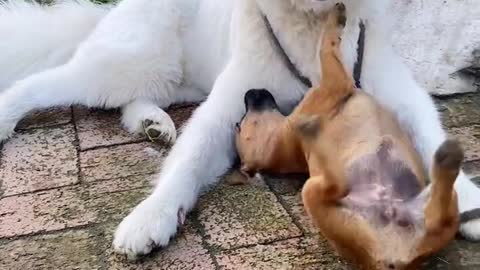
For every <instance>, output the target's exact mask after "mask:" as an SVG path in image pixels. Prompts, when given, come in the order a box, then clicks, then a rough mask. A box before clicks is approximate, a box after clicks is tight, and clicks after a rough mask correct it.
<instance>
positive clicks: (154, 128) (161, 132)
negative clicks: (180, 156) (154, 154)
mask: <svg viewBox="0 0 480 270" xmlns="http://www.w3.org/2000/svg"><path fill="white" fill-rule="evenodd" d="M142 125H143V130H144V132H145V135H147V137H148V139H149V140H151V141H152V142H164V143H167V144H173V143H174V142H175V140H176V137H177V131H176V129H175V124H174V123H173V121H172V120H171V119H168V121H167V120H166V121H163V122H154V121H153V120H150V119H146V120H144V121H143V123H142Z"/></svg>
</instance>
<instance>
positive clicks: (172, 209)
mask: <svg viewBox="0 0 480 270" xmlns="http://www.w3.org/2000/svg"><path fill="white" fill-rule="evenodd" d="M243 70H244V69H243ZM241 72H242V69H235V68H232V67H230V68H227V70H226V71H224V72H223V74H222V75H221V76H220V77H219V78H218V79H217V82H216V83H215V86H214V88H213V90H212V92H211V94H210V96H209V97H208V99H207V100H206V101H205V102H204V103H203V104H202V105H201V106H200V107H199V108H198V109H197V110H196V111H195V113H194V114H193V116H192V118H191V119H190V121H189V122H188V123H187V125H186V126H185V129H184V130H183V133H182V135H181V136H180V137H179V138H178V140H177V143H176V144H175V145H174V146H173V148H172V150H171V152H170V154H169V155H168V157H167V158H166V160H165V162H164V164H163V170H162V172H161V174H160V176H159V180H158V182H157V186H156V188H155V190H154V192H153V193H152V194H151V195H150V196H149V197H148V198H147V199H146V200H144V201H143V202H142V203H140V204H139V205H138V206H137V207H136V208H135V209H134V210H133V211H132V212H131V213H130V215H128V216H127V217H126V218H125V219H124V220H123V221H122V223H121V224H120V225H119V226H118V228H117V231H116V233H115V239H114V242H113V245H114V247H115V250H116V251H117V252H119V253H123V254H127V255H130V256H135V255H139V254H147V253H149V252H150V251H151V250H152V248H153V247H154V246H165V245H167V244H168V242H169V240H170V238H171V237H172V236H173V235H174V234H175V233H176V230H177V226H179V225H181V224H182V223H183V221H184V219H185V215H186V213H187V212H188V211H189V210H191V209H192V207H193V206H194V204H195V202H196V200H197V198H198V196H199V193H200V191H201V190H202V189H203V188H205V187H207V186H208V185H211V184H214V183H216V182H217V181H218V178H219V177H220V176H221V175H222V174H223V173H225V172H226V170H227V169H228V167H229V166H231V164H232V162H233V159H234V157H235V148H234V142H233V130H234V125H235V122H236V121H238V120H240V118H241V117H242V114H243V113H244V110H245V109H244V105H243V95H244V93H245V92H246V91H247V90H248V89H247V87H248V85H247V84H246V83H247V82H248V78H246V77H245V76H242V74H241Z"/></svg>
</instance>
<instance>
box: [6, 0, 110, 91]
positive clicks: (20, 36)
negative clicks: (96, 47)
mask: <svg viewBox="0 0 480 270" xmlns="http://www.w3.org/2000/svg"><path fill="white" fill-rule="evenodd" d="M110 9H111V6H107V5H95V4H92V3H91V2H89V1H87V0H63V1H57V2H56V4H53V5H48V6H47V5H39V4H35V3H27V2H25V1H23V0H12V1H8V2H4V1H3V0H0V40H1V41H0V92H1V91H2V90H4V89H6V88H7V87H9V86H11V84H12V83H13V82H14V81H17V80H19V79H22V78H25V77H26V76H28V75H31V74H33V73H35V72H38V71H41V70H44V69H47V68H51V67H54V66H58V65H60V64H64V63H65V62H66V61H67V60H68V59H70V57H71V56H72V55H73V53H74V51H75V49H76V48H77V46H78V45H79V44H80V43H81V42H82V41H83V40H84V39H86V37H87V36H88V35H89V34H90V32H92V30H93V29H94V28H95V26H96V25H97V23H98V22H99V21H100V20H101V18H103V17H104V16H105V15H106V13H107V12H108V11H109V10H110Z"/></svg>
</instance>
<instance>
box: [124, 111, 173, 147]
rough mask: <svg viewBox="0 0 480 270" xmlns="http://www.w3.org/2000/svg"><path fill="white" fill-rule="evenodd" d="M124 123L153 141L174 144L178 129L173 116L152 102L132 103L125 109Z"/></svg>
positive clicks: (127, 127)
mask: <svg viewBox="0 0 480 270" xmlns="http://www.w3.org/2000/svg"><path fill="white" fill-rule="evenodd" d="M122 124H123V125H124V126H125V128H126V129H127V130H128V131H130V132H131V133H138V134H144V135H146V136H147V137H148V138H149V139H150V140H151V141H154V142H159V141H161V142H164V143H167V144H173V143H174V142H175V140H176V139H177V130H176V128H175V124H174V123H173V120H172V118H170V116H169V115H168V114H167V113H166V112H165V111H163V110H162V109H160V108H159V107H157V106H155V105H152V104H142V103H140V102H137V103H132V104H131V105H129V106H127V107H126V108H125V109H124V112H123V116H122Z"/></svg>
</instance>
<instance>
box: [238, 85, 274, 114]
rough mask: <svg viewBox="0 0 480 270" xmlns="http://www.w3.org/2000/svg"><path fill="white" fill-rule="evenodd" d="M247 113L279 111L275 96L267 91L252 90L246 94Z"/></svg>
mask: <svg viewBox="0 0 480 270" xmlns="http://www.w3.org/2000/svg"><path fill="white" fill-rule="evenodd" d="M245 108H246V109H247V111H249V110H251V111H263V110H273V109H278V107H277V103H276V102H275V98H274V97H273V95H272V94H271V93H270V92H269V91H268V90H266V89H250V90H248V91H247V93H246V94H245Z"/></svg>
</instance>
